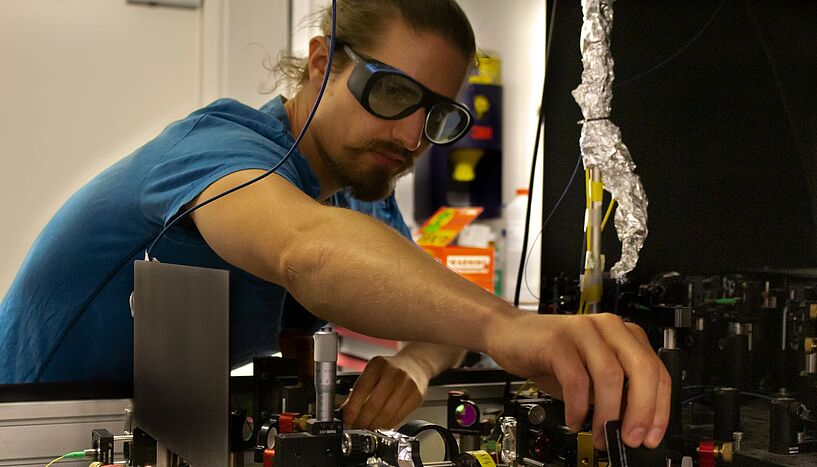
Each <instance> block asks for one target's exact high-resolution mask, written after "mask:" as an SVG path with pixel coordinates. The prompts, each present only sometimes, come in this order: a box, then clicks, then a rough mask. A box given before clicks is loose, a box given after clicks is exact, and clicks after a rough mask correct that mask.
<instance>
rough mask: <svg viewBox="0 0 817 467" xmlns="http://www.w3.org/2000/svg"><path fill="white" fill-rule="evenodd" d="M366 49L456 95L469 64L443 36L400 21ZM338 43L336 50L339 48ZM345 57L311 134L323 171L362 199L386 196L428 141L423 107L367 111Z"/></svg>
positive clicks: (431, 86)
mask: <svg viewBox="0 0 817 467" xmlns="http://www.w3.org/2000/svg"><path fill="white" fill-rule="evenodd" d="M385 30H386V31H388V32H387V34H386V35H384V37H383V38H382V40H381V41H380V42H379V43H378V44H376V45H375V46H374V47H373V48H372V49H370V50H364V49H361V50H358V52H361V53H364V54H366V55H368V56H370V57H372V58H374V59H376V60H379V61H381V62H383V63H386V64H388V65H391V66H393V67H395V68H398V69H399V70H401V71H403V72H404V73H406V74H407V75H409V76H411V77H412V78H414V79H415V80H417V81H419V82H420V83H422V84H423V85H425V86H426V87H427V88H429V89H431V90H432V91H434V92H436V93H438V94H441V95H443V96H447V97H449V98H452V99H453V98H455V97H456V96H457V94H458V92H459V90H460V87H461V86H462V83H463V80H464V78H465V73H466V71H467V69H468V62H467V60H466V57H464V56H463V55H462V53H461V52H459V51H458V50H456V49H455V48H454V47H453V46H451V45H450V44H449V43H448V42H447V41H446V40H445V39H443V38H442V37H440V36H438V35H436V34H433V33H418V32H415V31H414V30H412V29H411V28H410V27H408V26H406V25H405V24H403V23H402V22H401V21H394V22H393V23H392V24H390V25H389V26H387V27H386V29H385ZM343 53H344V52H343V50H342V49H338V50H336V51H335V54H336V55H335V56H336V57H337V56H338V54H343ZM353 67H354V64H353V63H349V64H348V65H347V66H346V67H345V68H344V69H343V71H342V72H341V73H339V74H337V75H334V76H333V78H332V79H331V81H330V83H329V84H328V85H327V89H326V93H325V94H324V97H323V100H322V101H321V105H320V106H319V108H318V113H317V115H316V116H315V120H314V122H313V125H312V128H313V132H312V138H313V141H314V144H315V148H316V150H317V153H318V155H319V156H320V163H321V164H323V166H324V167H323V168H324V169H325V172H326V173H328V175H329V176H331V177H332V178H333V179H334V182H335V183H337V184H338V185H340V186H348V187H350V188H351V190H352V195H353V196H354V197H355V198H357V199H360V200H363V201H373V200H377V199H383V198H385V197H387V196H388V195H389V194H390V193H391V192H392V191H393V189H394V185H395V183H396V182H397V179H399V178H400V176H402V175H404V174H406V173H407V172H409V171H410V170H411V168H412V167H413V166H414V161H415V159H416V158H417V157H418V156H419V155H420V154H422V152H423V151H425V149H426V148H427V147H428V145H429V142H428V141H427V140H426V139H425V138H424V137H423V125H424V122H425V118H426V111H425V110H424V109H422V108H420V109H418V110H417V111H416V112H414V113H412V114H411V115H409V116H407V117H405V118H402V119H399V120H385V119H381V118H378V117H376V116H374V115H372V114H370V113H369V112H368V111H366V109H364V108H363V107H362V106H361V105H360V103H358V101H357V100H356V99H355V97H354V96H353V95H352V94H351V93H350V92H349V89H348V88H347V85H346V81H347V79H348V77H349V74H350V73H351V71H352V69H353Z"/></svg>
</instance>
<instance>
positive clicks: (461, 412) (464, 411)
mask: <svg viewBox="0 0 817 467" xmlns="http://www.w3.org/2000/svg"><path fill="white" fill-rule="evenodd" d="M455 414H456V420H457V423H459V424H460V426H463V427H469V426H472V425H473V424H475V423H476V422H477V417H478V414H477V408H476V407H474V406H473V405H471V404H460V405H458V406H457V408H456V411H455Z"/></svg>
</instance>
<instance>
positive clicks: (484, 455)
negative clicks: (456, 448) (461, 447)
mask: <svg viewBox="0 0 817 467" xmlns="http://www.w3.org/2000/svg"><path fill="white" fill-rule="evenodd" d="M468 454H471V456H472V457H473V458H474V459H476V461H477V462H479V465H481V466H482V467H496V463H495V462H494V458H493V457H491V455H490V454H488V451H484V450H479V451H468Z"/></svg>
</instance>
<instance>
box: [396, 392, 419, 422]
mask: <svg viewBox="0 0 817 467" xmlns="http://www.w3.org/2000/svg"><path fill="white" fill-rule="evenodd" d="M422 403H423V396H422V395H421V394H420V393H419V392H417V393H414V394H413V395H411V396H409V397H408V398H406V400H404V401H403V404H402V405H401V406H400V409H399V410H398V411H397V414H396V415H395V420H394V422H392V425H393V426H398V425H399V424H400V423H401V422H402V421H403V420H405V419H406V417H408V416H409V414H410V413H412V412H414V409H416V408H417V407H419V406H420V404H422Z"/></svg>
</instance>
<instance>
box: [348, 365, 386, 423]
mask: <svg viewBox="0 0 817 467" xmlns="http://www.w3.org/2000/svg"><path fill="white" fill-rule="evenodd" d="M385 365H386V361H385V359H383V358H382V357H374V358H373V359H371V360H370V361H369V364H368V365H366V368H365V369H364V370H363V373H362V374H361V375H360V377H358V379H357V381H355V385H354V386H353V387H352V393H351V394H350V395H349V398H348V399H347V400H346V403H345V404H344V405H343V423H344V424H345V425H348V426H355V425H356V424H357V421H358V418H359V417H360V411H361V409H362V408H363V406H364V404H366V401H367V400H368V399H369V396H370V394H371V392H372V390H373V389H374V387H375V385H376V384H377V382H378V381H379V380H380V374H381V373H382V371H383V368H384V367H385Z"/></svg>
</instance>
